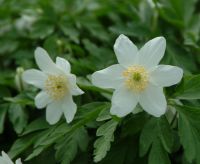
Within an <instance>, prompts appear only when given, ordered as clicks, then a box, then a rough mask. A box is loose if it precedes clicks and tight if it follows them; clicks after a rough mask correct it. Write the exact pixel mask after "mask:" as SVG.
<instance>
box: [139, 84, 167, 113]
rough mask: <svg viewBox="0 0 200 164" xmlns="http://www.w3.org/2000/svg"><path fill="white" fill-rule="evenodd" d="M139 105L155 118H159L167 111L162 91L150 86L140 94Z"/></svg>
mask: <svg viewBox="0 0 200 164" xmlns="http://www.w3.org/2000/svg"><path fill="white" fill-rule="evenodd" d="M139 103H140V105H141V106H142V108H143V109H144V110H145V111H146V112H147V113H149V114H151V115H153V116H155V117H160V116H161V115H163V114H164V113H165V112H166V109H167V102H166V98H165V95H164V93H163V89H162V88H161V87H157V86H153V85H151V84H149V86H148V88H147V89H146V90H145V91H144V92H143V93H141V96H140V100H139Z"/></svg>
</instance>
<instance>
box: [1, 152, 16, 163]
mask: <svg viewBox="0 0 200 164" xmlns="http://www.w3.org/2000/svg"><path fill="white" fill-rule="evenodd" d="M1 154H2V159H3V160H4V161H6V163H5V164H13V162H12V161H11V159H10V157H9V156H8V155H7V154H6V153H5V152H4V151H2V152H1Z"/></svg>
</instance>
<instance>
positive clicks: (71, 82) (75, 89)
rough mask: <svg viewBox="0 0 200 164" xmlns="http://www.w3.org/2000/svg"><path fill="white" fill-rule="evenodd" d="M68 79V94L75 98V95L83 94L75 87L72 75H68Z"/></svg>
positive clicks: (74, 79)
mask: <svg viewBox="0 0 200 164" xmlns="http://www.w3.org/2000/svg"><path fill="white" fill-rule="evenodd" d="M68 79H69V86H70V92H71V94H72V95H74V96H77V95H81V94H83V93H84V92H83V91H82V90H81V89H80V88H79V87H78V86H77V84H76V76H75V75H73V74H69V75H68Z"/></svg>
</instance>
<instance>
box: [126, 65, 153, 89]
mask: <svg viewBox="0 0 200 164" xmlns="http://www.w3.org/2000/svg"><path fill="white" fill-rule="evenodd" d="M123 76H124V77H125V79H126V80H125V85H126V87H127V88H128V89H131V90H133V91H135V92H141V91H143V90H144V89H145V88H146V87H147V85H148V81H149V80H148V79H149V74H148V72H147V71H146V69H145V68H144V67H143V66H140V65H137V66H130V67H129V68H128V69H126V70H125V71H124V72H123Z"/></svg>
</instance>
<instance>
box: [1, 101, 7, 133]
mask: <svg viewBox="0 0 200 164" xmlns="http://www.w3.org/2000/svg"><path fill="white" fill-rule="evenodd" d="M7 109H8V105H7V104H0V134H1V133H2V132H3V130H4V121H5V117H6V113H7Z"/></svg>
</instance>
